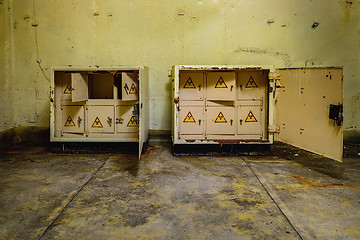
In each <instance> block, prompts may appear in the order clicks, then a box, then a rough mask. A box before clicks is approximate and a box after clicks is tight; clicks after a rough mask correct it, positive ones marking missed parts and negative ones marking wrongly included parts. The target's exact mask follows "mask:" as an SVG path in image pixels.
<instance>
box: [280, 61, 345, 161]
mask: <svg viewBox="0 0 360 240" xmlns="http://www.w3.org/2000/svg"><path fill="white" fill-rule="evenodd" d="M278 73H279V74H280V85H279V84H277V88H276V94H275V123H276V125H277V126H279V127H280V130H279V134H276V135H275V140H277V141H281V142H285V143H288V144H290V145H293V146H296V147H299V148H302V149H305V150H307V151H310V152H314V153H317V154H320V155H323V156H325V157H328V158H332V159H334V160H337V161H340V162H341V161H342V153H343V127H342V106H343V70H342V68H303V69H280V70H278Z"/></svg>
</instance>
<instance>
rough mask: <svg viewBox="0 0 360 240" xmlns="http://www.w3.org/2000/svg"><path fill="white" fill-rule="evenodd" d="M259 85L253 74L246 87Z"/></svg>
mask: <svg viewBox="0 0 360 240" xmlns="http://www.w3.org/2000/svg"><path fill="white" fill-rule="evenodd" d="M257 87H258V85H257V84H256V82H255V80H254V79H253V77H252V76H251V77H250V78H249V81H248V82H247V84H246V86H245V88H257Z"/></svg>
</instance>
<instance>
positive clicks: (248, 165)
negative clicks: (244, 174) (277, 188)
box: [241, 157, 304, 240]
mask: <svg viewBox="0 0 360 240" xmlns="http://www.w3.org/2000/svg"><path fill="white" fill-rule="evenodd" d="M241 159H242V160H243V161H244V162H245V164H246V165H247V167H248V168H249V169H250V171H251V172H252V173H253V174H254V176H255V178H256V179H257V180H258V182H259V183H260V184H261V186H262V187H263V188H264V190H265V192H266V193H267V195H268V196H269V197H270V199H271V200H272V201H273V202H274V203H275V205H276V206H277V208H278V209H279V211H280V212H281V214H282V215H283V216H284V217H285V219H286V220H287V221H288V223H289V224H290V226H291V227H292V228H293V229H294V231H295V232H296V234H297V235H298V236H299V238H300V239H301V240H304V238H303V237H302V236H301V235H300V233H299V232H298V230H297V229H296V228H295V226H294V225H293V224H292V223H291V221H290V219H289V218H288V217H287V216H286V214H285V213H284V212H283V211H282V209H281V208H280V206H279V205H278V203H277V202H276V201H275V199H274V198H273V196H271V194H270V192H269V190H268V189H267V188H266V187H265V185H264V184H263V183H262V182H261V180H260V179H259V177H258V176H257V175H256V173H255V172H254V170H253V169H252V168H251V166H250V164H249V163H248V162H247V161H246V160H245V159H244V158H243V157H241Z"/></svg>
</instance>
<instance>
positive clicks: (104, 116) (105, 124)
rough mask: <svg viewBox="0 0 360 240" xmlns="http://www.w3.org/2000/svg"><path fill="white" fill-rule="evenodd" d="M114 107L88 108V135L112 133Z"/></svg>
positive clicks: (113, 128)
mask: <svg viewBox="0 0 360 240" xmlns="http://www.w3.org/2000/svg"><path fill="white" fill-rule="evenodd" d="M114 119H115V118H114V106H106V105H105V106H92V105H90V106H88V118H87V120H88V121H87V126H88V130H89V133H114V131H115V122H114Z"/></svg>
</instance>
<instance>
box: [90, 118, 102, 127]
mask: <svg viewBox="0 0 360 240" xmlns="http://www.w3.org/2000/svg"><path fill="white" fill-rule="evenodd" d="M91 127H93V128H102V127H103V125H102V124H101V121H100V119H99V118H98V117H96V118H95V121H94V122H93V124H92V125H91Z"/></svg>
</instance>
